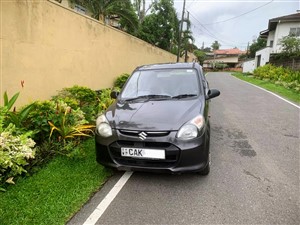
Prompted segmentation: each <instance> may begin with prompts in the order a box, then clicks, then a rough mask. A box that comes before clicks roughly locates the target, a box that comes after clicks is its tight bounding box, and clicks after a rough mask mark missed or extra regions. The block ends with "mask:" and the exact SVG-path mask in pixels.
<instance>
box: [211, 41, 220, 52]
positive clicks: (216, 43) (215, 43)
mask: <svg viewBox="0 0 300 225" xmlns="http://www.w3.org/2000/svg"><path fill="white" fill-rule="evenodd" d="M220 47H221V44H220V43H219V42H218V41H214V42H213V43H212V44H211V48H212V50H213V51H214V50H219V49H220Z"/></svg>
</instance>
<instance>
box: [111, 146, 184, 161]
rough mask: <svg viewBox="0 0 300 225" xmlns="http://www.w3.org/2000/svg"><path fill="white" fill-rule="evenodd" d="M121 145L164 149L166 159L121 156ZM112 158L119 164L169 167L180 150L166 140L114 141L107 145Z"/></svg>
mask: <svg viewBox="0 0 300 225" xmlns="http://www.w3.org/2000/svg"><path fill="white" fill-rule="evenodd" d="M121 147H133V148H148V149H164V150H165V153H166V159H164V160H161V159H132V158H128V157H122V156H121ZM109 149H110V153H111V155H112V157H113V158H114V160H116V161H117V162H118V163H119V164H121V165H127V166H143V167H170V166H174V165H176V164H177V162H178V159H179V154H180V150H179V149H178V148H177V147H176V146H174V145H172V144H171V143H166V142H138V141H116V142H114V143H112V144H111V145H110V146H109Z"/></svg>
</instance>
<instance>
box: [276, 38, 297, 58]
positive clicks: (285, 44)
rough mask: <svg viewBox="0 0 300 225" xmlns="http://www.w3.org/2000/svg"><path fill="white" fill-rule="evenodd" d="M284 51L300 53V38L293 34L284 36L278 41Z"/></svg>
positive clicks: (291, 53)
mask: <svg viewBox="0 0 300 225" xmlns="http://www.w3.org/2000/svg"><path fill="white" fill-rule="evenodd" d="M280 43H281V45H282V50H283V52H284V53H287V54H290V55H300V38H297V37H295V36H285V37H283V38H282V39H281V41H280Z"/></svg>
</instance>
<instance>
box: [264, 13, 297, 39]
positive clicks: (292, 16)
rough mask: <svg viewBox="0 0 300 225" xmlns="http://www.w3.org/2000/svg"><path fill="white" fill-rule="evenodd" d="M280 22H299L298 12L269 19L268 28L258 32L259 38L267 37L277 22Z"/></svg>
mask: <svg viewBox="0 0 300 225" xmlns="http://www.w3.org/2000/svg"><path fill="white" fill-rule="evenodd" d="M282 22H300V12H297V13H294V14H290V15H286V16H280V17H276V18H273V19H270V20H269V24H268V29H267V30H263V31H261V32H260V33H259V34H260V35H259V36H260V37H261V38H267V37H268V34H269V32H270V31H273V30H275V29H276V27H277V24H278V23H282Z"/></svg>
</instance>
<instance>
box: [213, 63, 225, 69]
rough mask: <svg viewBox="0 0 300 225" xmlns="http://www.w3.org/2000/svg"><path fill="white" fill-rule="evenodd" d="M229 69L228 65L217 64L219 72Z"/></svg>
mask: <svg viewBox="0 0 300 225" xmlns="http://www.w3.org/2000/svg"><path fill="white" fill-rule="evenodd" d="M227 67H228V65H227V64H226V63H216V64H215V68H216V69H218V70H223V69H225V68H227Z"/></svg>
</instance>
